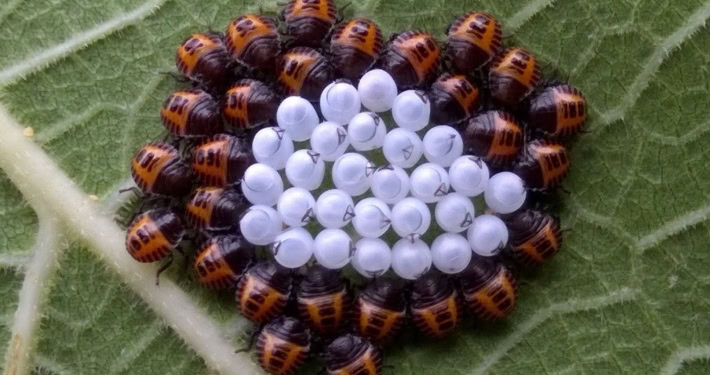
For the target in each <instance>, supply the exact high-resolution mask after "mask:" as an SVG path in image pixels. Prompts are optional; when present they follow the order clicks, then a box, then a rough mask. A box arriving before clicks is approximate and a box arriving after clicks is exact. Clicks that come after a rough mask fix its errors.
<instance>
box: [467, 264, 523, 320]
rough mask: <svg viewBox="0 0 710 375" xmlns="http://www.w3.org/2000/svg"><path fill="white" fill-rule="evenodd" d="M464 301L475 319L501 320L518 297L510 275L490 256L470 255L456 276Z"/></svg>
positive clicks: (515, 284) (513, 307)
mask: <svg viewBox="0 0 710 375" xmlns="http://www.w3.org/2000/svg"><path fill="white" fill-rule="evenodd" d="M458 279H459V282H460V284H461V290H462V292H463V297H464V301H465V302H466V306H468V309H469V311H470V312H471V313H472V314H473V315H474V316H475V317H476V318H478V319H483V320H495V319H503V318H505V317H507V316H508V315H510V313H511V312H513V310H514V309H515V302H516V300H517V298H518V287H517V282H516V280H515V277H514V276H513V274H512V273H511V272H510V270H508V268H506V267H505V266H504V265H503V264H502V263H499V262H498V261H496V260H495V259H494V258H490V257H482V256H479V255H476V254H474V255H473V258H472V259H471V263H469V265H468V267H466V269H465V270H463V271H462V272H461V273H460V274H459V275H458Z"/></svg>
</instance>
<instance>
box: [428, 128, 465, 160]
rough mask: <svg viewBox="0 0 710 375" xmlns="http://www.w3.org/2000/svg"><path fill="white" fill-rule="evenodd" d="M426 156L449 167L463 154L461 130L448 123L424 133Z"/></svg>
mask: <svg viewBox="0 0 710 375" xmlns="http://www.w3.org/2000/svg"><path fill="white" fill-rule="evenodd" d="M422 143H423V144H424V157H425V158H426V160H429V161H430V162H432V163H435V164H439V165H440V166H442V167H448V166H450V165H451V163H453V162H454V160H456V158H458V157H459V156H461V154H463V139H461V134H459V132H458V131H457V130H456V129H454V128H452V127H450V126H446V125H439V126H435V127H433V128H431V129H429V131H427V132H426V134H425V135H424V139H423V140H422Z"/></svg>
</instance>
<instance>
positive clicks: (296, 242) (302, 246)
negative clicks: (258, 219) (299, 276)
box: [271, 228, 313, 268]
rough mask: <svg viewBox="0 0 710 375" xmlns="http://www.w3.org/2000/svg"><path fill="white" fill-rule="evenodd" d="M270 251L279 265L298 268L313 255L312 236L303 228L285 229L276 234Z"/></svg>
mask: <svg viewBox="0 0 710 375" xmlns="http://www.w3.org/2000/svg"><path fill="white" fill-rule="evenodd" d="M271 251H272V253H273V254H274V259H276V261H277V262H278V263H279V264H280V265H282V266H284V267H286V268H299V267H302V266H303V265H305V264H306V263H308V261H309V260H310V259H311V256H313V237H312V236H311V234H310V233H308V231H307V230H305V229H303V228H291V229H287V230H285V231H284V232H283V233H281V234H279V235H278V236H276V239H275V240H274V242H273V243H272V244H271Z"/></svg>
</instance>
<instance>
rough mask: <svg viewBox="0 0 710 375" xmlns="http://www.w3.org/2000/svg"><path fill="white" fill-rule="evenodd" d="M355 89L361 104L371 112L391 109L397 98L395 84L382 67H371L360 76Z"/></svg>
mask: <svg viewBox="0 0 710 375" xmlns="http://www.w3.org/2000/svg"><path fill="white" fill-rule="evenodd" d="M357 91H358V92H359V93H360V101H361V102H362V105H364V106H365V108H367V109H368V110H370V111H372V112H385V111H389V110H390V109H392V105H393V104H394V100H395V99H396V98H397V84H396V83H395V82H394V79H393V78H392V76H390V75H389V73H387V72H385V71H384V70H382V69H373V70H370V71H369V72H367V73H365V75H363V76H362V78H360V83H358V86H357Z"/></svg>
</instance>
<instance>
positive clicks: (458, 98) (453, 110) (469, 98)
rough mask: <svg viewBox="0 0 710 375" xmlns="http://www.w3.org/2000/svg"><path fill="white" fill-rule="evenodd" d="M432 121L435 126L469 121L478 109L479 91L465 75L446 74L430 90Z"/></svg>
mask: <svg viewBox="0 0 710 375" xmlns="http://www.w3.org/2000/svg"><path fill="white" fill-rule="evenodd" d="M429 99H430V100H431V119H432V121H433V122H434V123H435V124H454V123H458V122H461V121H464V120H467V119H468V118H469V117H471V115H472V114H473V112H474V111H475V110H476V109H477V108H478V102H479V100H480V95H479V90H478V87H476V86H475V85H474V84H473V82H471V81H470V80H469V79H468V78H466V76H464V75H453V74H450V73H444V74H443V75H442V76H440V77H439V78H438V79H437V80H436V81H435V82H434V83H433V84H432V85H431V90H429Z"/></svg>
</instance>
